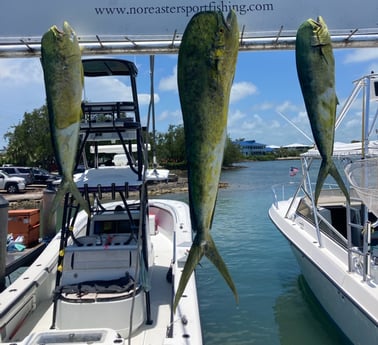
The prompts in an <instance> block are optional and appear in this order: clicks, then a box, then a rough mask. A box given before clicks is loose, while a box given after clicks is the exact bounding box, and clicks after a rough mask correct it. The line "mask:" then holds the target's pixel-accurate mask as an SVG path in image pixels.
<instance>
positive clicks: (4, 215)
mask: <svg viewBox="0 0 378 345" xmlns="http://www.w3.org/2000/svg"><path fill="white" fill-rule="evenodd" d="M8 207H9V202H8V201H7V200H6V199H5V198H4V197H3V196H2V195H0V292H1V291H3V290H4V289H5V268H6V255H7V236H8Z"/></svg>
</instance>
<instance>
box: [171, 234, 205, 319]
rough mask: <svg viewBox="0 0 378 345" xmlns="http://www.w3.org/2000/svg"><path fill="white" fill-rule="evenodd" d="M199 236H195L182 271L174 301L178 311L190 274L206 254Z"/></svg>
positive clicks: (174, 309)
mask: <svg viewBox="0 0 378 345" xmlns="http://www.w3.org/2000/svg"><path fill="white" fill-rule="evenodd" d="M197 236H198V234H197V235H196V237H195V238H194V241H193V244H192V246H191V248H190V251H189V254H188V257H187V258H186V262H185V266H184V270H183V272H182V275H181V278H180V283H179V286H178V288H177V291H176V295H175V300H174V303H173V311H174V312H175V311H176V308H177V305H178V302H179V301H180V298H181V296H182V294H183V293H184V290H185V287H186V284H187V283H188V281H189V278H190V276H191V275H192V273H193V271H194V269H195V268H196V266H197V264H198V263H199V262H200V260H201V259H202V257H203V254H204V248H203V246H202V245H201V244H200V241H198V238H197Z"/></svg>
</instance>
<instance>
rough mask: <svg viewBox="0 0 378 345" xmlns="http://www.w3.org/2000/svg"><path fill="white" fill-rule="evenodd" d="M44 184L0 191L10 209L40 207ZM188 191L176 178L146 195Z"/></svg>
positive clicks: (223, 185) (182, 180)
mask: <svg viewBox="0 0 378 345" xmlns="http://www.w3.org/2000/svg"><path fill="white" fill-rule="evenodd" d="M227 186H228V184H227V183H225V182H220V183H219V188H227ZM45 189H46V187H45V186H29V187H27V189H26V192H24V193H19V194H7V193H5V192H2V193H0V194H1V195H2V196H3V198H4V199H5V200H7V201H8V202H9V209H10V210H19V209H35V208H37V209H41V207H42V200H43V194H44V191H45ZM187 192H188V180H187V178H181V177H180V178H178V180H177V181H175V182H159V183H155V184H150V185H149V186H148V196H149V197H150V196H154V195H164V194H176V193H187ZM134 195H135V196H137V192H130V197H131V198H132V197H133V196H134Z"/></svg>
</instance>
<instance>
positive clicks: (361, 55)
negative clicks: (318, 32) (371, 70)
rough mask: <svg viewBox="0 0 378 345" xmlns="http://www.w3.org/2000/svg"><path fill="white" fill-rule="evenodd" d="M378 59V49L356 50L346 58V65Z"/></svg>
mask: <svg viewBox="0 0 378 345" xmlns="http://www.w3.org/2000/svg"><path fill="white" fill-rule="evenodd" d="M377 59H378V48H361V49H354V50H353V51H352V52H351V53H350V54H347V55H346V56H345V58H344V61H343V62H344V63H345V64H350V63H359V62H366V61H372V60H377Z"/></svg>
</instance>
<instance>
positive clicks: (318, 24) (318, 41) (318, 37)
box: [308, 16, 331, 46]
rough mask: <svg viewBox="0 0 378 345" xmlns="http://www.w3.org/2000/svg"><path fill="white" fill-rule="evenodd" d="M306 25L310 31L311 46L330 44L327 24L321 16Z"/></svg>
mask: <svg viewBox="0 0 378 345" xmlns="http://www.w3.org/2000/svg"><path fill="white" fill-rule="evenodd" d="M308 23H309V25H310V26H311V29H312V45H313V46H324V45H328V44H331V38H330V36H329V32H328V27H327V24H326V23H325V21H324V19H323V18H322V17H321V16H319V17H318V18H317V20H314V19H309V20H308Z"/></svg>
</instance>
